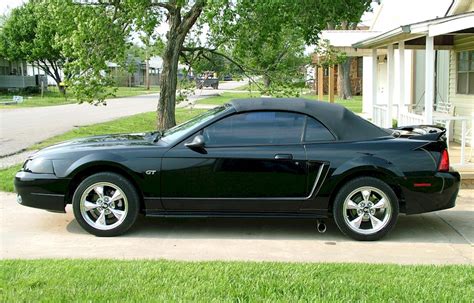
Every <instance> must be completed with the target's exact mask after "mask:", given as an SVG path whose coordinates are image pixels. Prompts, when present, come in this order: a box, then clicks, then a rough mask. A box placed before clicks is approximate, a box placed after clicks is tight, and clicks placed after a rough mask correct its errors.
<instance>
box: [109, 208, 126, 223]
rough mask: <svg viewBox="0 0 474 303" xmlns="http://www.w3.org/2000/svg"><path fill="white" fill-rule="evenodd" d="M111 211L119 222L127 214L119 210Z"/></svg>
mask: <svg viewBox="0 0 474 303" xmlns="http://www.w3.org/2000/svg"><path fill="white" fill-rule="evenodd" d="M110 211H111V212H112V214H113V215H114V216H115V218H117V220H120V219H122V217H123V215H124V214H125V212H124V211H123V210H118V209H113V208H111V209H110Z"/></svg>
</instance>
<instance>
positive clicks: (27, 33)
mask: <svg viewBox="0 0 474 303" xmlns="http://www.w3.org/2000/svg"><path fill="white" fill-rule="evenodd" d="M56 4H58V3H57V2H46V1H30V2H28V3H26V4H24V5H23V6H21V7H19V8H16V9H14V10H13V11H12V12H11V15H10V16H9V17H8V18H7V19H6V21H5V23H4V25H3V28H2V30H1V32H0V47H1V49H2V53H3V56H4V57H6V58H7V59H10V60H27V61H28V62H33V63H35V64H36V65H38V66H39V67H40V68H41V69H42V70H43V71H44V72H45V73H46V74H47V75H48V76H50V77H51V78H53V79H54V81H55V82H56V84H57V86H58V88H59V90H60V91H61V92H64V86H61V85H60V83H61V82H62V81H63V79H62V75H61V69H62V67H63V65H64V63H65V62H66V61H67V60H68V58H66V57H65V56H64V54H63V53H62V51H61V47H60V45H59V44H58V43H57V38H59V37H62V36H64V35H66V34H67V31H68V29H69V25H70V23H69V24H67V25H66V26H62V27H58V26H57V23H58V22H59V20H58V17H59V16H58V14H54V13H53V11H54V9H55V8H54V6H55V5H56ZM56 9H57V7H56ZM71 20H72V19H71ZM71 20H68V21H71ZM65 21H66V19H64V20H62V22H60V23H61V24H63V25H65V24H66V23H65ZM66 77H67V75H66Z"/></svg>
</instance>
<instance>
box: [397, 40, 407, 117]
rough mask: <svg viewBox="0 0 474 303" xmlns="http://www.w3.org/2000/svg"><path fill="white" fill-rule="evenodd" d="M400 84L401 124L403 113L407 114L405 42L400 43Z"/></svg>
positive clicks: (399, 111) (399, 105)
mask: <svg viewBox="0 0 474 303" xmlns="http://www.w3.org/2000/svg"><path fill="white" fill-rule="evenodd" d="M398 59H399V63H400V65H399V67H398V83H399V87H400V89H399V97H398V115H397V119H398V123H399V124H400V122H401V113H402V112H405V41H400V42H398Z"/></svg>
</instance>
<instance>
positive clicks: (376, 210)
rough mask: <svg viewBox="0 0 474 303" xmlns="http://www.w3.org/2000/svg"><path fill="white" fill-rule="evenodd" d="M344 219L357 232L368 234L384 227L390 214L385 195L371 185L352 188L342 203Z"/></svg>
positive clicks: (390, 208) (390, 210)
mask: <svg viewBox="0 0 474 303" xmlns="http://www.w3.org/2000/svg"><path fill="white" fill-rule="evenodd" d="M343 215H344V221H345V222H346V224H347V226H349V228H350V229H352V230H353V231H355V232H356V233H359V234H364V235H370V234H374V233H376V232H378V231H379V230H381V229H382V228H384V227H385V226H386V225H387V224H388V222H389V221H390V218H391V216H392V205H391V203H390V200H389V199H388V197H387V195H386V194H385V193H384V192H383V191H381V190H380V189H377V188H375V187H371V186H363V187H359V188H357V189H355V190H353V191H352V192H351V193H350V194H349V195H348V196H347V197H346V199H345V201H344V204H343Z"/></svg>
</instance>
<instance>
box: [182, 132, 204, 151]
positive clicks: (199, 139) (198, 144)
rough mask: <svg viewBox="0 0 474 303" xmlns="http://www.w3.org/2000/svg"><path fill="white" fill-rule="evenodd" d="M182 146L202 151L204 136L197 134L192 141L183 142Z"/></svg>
mask: <svg viewBox="0 0 474 303" xmlns="http://www.w3.org/2000/svg"><path fill="white" fill-rule="evenodd" d="M184 146H186V147H187V148H190V149H192V150H195V151H199V152H202V151H203V150H204V146H205V143H204V137H203V136H202V135H197V136H195V137H194V138H193V141H191V142H188V143H184Z"/></svg>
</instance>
